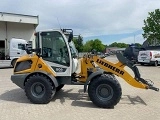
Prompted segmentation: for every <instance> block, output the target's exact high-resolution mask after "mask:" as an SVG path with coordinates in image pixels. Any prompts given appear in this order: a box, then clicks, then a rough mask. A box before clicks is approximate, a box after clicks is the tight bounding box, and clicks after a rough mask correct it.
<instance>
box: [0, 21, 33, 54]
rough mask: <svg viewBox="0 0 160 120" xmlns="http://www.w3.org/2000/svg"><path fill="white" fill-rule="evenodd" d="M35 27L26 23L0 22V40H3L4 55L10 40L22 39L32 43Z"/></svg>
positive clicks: (7, 50)
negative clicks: (4, 44)
mask: <svg viewBox="0 0 160 120" xmlns="http://www.w3.org/2000/svg"><path fill="white" fill-rule="evenodd" d="M35 28H36V26H35V25H34V24H27V23H13V22H0V40H5V43H6V46H5V54H6V55H7V54H8V52H9V44H10V39H11V38H22V39H25V40H28V41H32V43H34V41H35V36H34V31H35Z"/></svg>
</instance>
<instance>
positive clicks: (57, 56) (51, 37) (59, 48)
mask: <svg viewBox="0 0 160 120" xmlns="http://www.w3.org/2000/svg"><path fill="white" fill-rule="evenodd" d="M42 57H43V59H44V60H46V61H50V62H54V63H57V64H61V65H65V66H69V63H70V61H69V54H68V49H67V45H66V43H65V40H64V38H63V36H62V35H61V33H60V32H58V31H53V32H45V33H44V32H43V34H42Z"/></svg>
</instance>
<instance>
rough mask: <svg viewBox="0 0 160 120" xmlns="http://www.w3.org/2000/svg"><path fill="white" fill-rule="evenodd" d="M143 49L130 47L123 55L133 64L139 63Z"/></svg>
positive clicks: (134, 46)
mask: <svg viewBox="0 0 160 120" xmlns="http://www.w3.org/2000/svg"><path fill="white" fill-rule="evenodd" d="M141 49H142V48H140V47H138V46H136V45H129V46H128V47H127V48H126V49H125V50H124V53H123V56H124V57H126V58H127V59H129V60H130V61H132V62H133V63H137V62H138V53H139V51H140V50H141Z"/></svg>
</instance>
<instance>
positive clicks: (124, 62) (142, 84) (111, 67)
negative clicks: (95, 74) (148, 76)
mask: <svg viewBox="0 0 160 120" xmlns="http://www.w3.org/2000/svg"><path fill="white" fill-rule="evenodd" d="M116 56H117V58H118V60H119V62H117V63H115V64H114V63H111V62H109V61H107V60H105V59H104V58H101V57H98V56H97V55H89V56H88V57H86V61H87V64H88V65H89V64H90V63H89V61H90V62H94V63H96V64H97V65H98V66H99V67H100V68H101V69H103V70H104V71H106V72H110V73H113V74H115V75H117V76H119V77H121V78H123V79H124V80H125V81H126V82H127V83H128V84H130V85H131V86H134V87H137V88H142V89H152V90H155V91H159V89H158V88H156V87H153V84H151V83H149V82H148V81H146V80H144V79H143V78H141V77H140V73H139V70H138V68H137V67H136V65H134V64H133V63H132V62H131V61H129V60H128V59H126V58H125V57H124V56H123V55H122V54H121V53H117V54H116ZM125 66H128V67H129V68H131V70H132V71H133V72H134V74H135V77H132V76H131V75H130V74H129V73H128V72H127V71H126V70H125V69H124V67H125Z"/></svg>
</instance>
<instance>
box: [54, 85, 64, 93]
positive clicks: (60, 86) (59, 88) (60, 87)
mask: <svg viewBox="0 0 160 120" xmlns="http://www.w3.org/2000/svg"><path fill="white" fill-rule="evenodd" d="M63 87H64V84H61V85H59V86H58V87H57V88H56V91H57V92H58V91H60V90H61V89H62V88H63Z"/></svg>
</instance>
